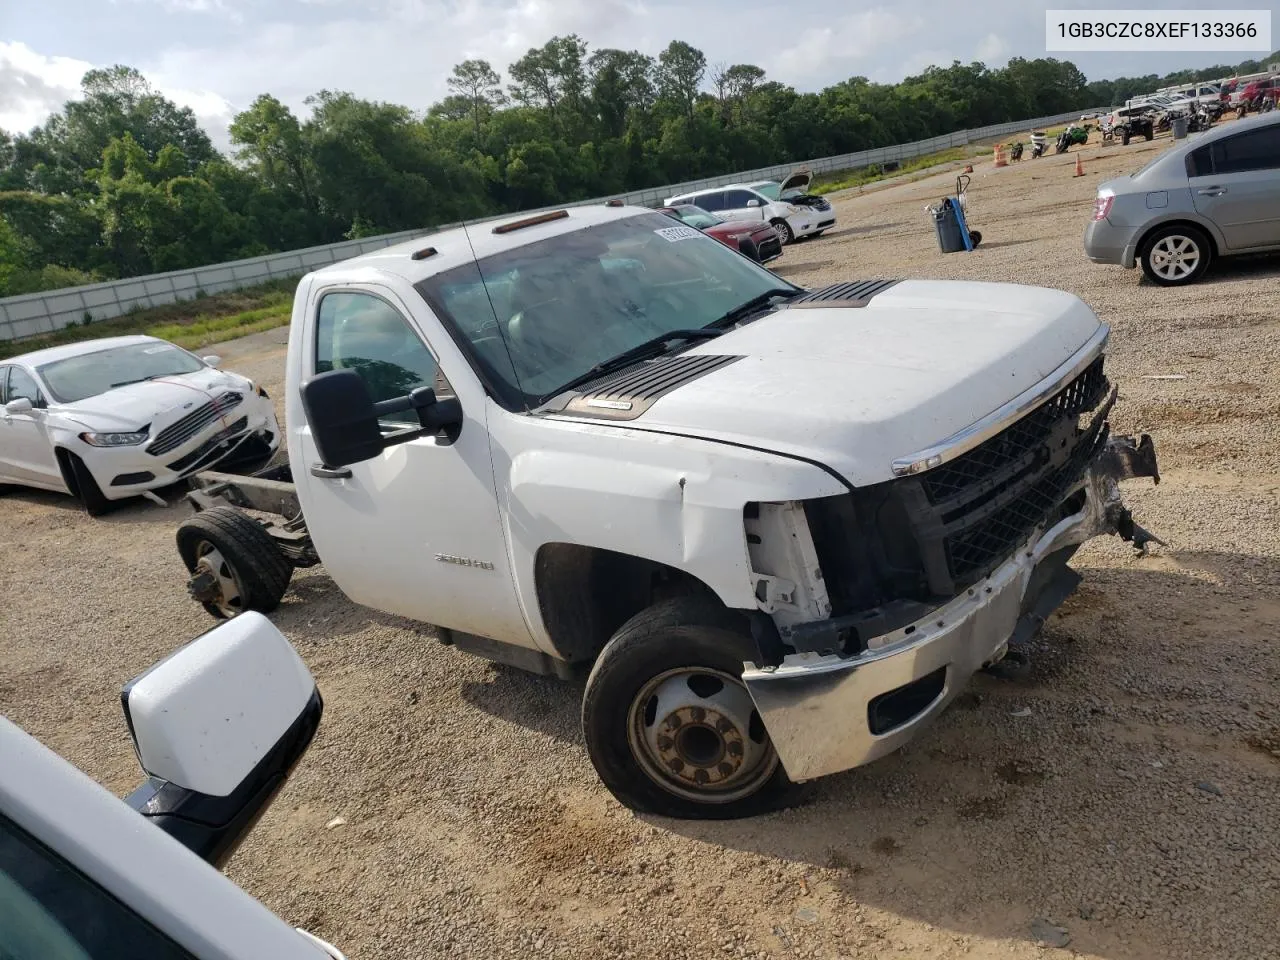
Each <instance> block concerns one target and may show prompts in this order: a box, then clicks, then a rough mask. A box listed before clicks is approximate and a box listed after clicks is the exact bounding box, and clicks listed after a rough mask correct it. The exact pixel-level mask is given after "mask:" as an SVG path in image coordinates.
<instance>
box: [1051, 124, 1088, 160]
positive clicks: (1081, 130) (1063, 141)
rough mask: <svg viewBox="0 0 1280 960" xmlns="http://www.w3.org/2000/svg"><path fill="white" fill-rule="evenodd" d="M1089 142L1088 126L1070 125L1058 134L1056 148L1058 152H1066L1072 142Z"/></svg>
mask: <svg viewBox="0 0 1280 960" xmlns="http://www.w3.org/2000/svg"><path fill="white" fill-rule="evenodd" d="M1088 142H1089V126H1088V124H1086V125H1085V126H1083V127H1077V126H1070V127H1067V129H1065V130H1063V131H1062V132H1061V133H1060V134H1058V143H1057V145H1056V150H1057V152H1058V153H1066V152H1067V150H1069V149H1070V148H1071V145H1072V144H1076V143H1079V144H1085V143H1088Z"/></svg>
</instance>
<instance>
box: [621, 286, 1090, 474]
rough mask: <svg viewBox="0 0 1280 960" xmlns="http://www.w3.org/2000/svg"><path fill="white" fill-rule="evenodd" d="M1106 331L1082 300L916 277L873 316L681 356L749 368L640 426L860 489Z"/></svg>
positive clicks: (764, 324)
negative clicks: (787, 462)
mask: <svg viewBox="0 0 1280 960" xmlns="http://www.w3.org/2000/svg"><path fill="white" fill-rule="evenodd" d="M1101 326H1102V324H1101V321H1099V320H1098V318H1097V316H1096V315H1095V314H1094V313H1093V311H1092V310H1090V309H1089V307H1088V306H1086V305H1085V303H1084V302H1083V301H1081V300H1080V299H1079V298H1078V297H1075V296H1073V295H1071V294H1068V293H1063V292H1061V291H1057V290H1047V289H1043V288H1038V287H1030V286H1024V285H1020V284H998V283H976V282H967V281H932V280H909V281H903V282H901V283H898V284H896V285H894V286H892V287H889V288H888V289H887V290H884V291H883V292H881V293H879V294H878V295H876V296H874V297H872V298H871V300H869V301H868V302H867V303H866V305H865V306H860V307H857V306H839V305H832V306H830V307H823V306H819V305H816V304H811V305H807V306H806V307H805V308H799V307H784V308H782V309H779V310H777V311H776V312H774V313H772V314H770V315H767V316H765V317H762V318H760V319H758V320H756V321H754V322H751V323H748V324H746V325H744V326H742V327H739V328H738V329H736V330H733V331H730V332H728V333H726V334H724V335H723V336H720V337H717V338H716V339H714V340H708V341H705V342H702V343H699V344H698V345H697V346H696V347H694V348H693V349H691V350H687V351H684V352H683V353H681V354H679V356H680V357H681V358H684V357H696V356H698V355H705V356H707V357H715V356H723V357H740V358H741V359H739V360H736V361H734V362H729V363H725V364H724V365H722V366H718V367H715V368H714V369H712V370H711V372H709V373H706V374H705V375H703V376H699V377H696V378H694V379H692V380H690V381H689V382H686V383H684V384H683V385H682V386H679V387H677V388H675V389H673V390H671V391H670V392H667V393H665V394H663V395H662V396H660V397H659V398H658V399H657V400H656V402H654V403H653V405H652V406H650V407H649V408H648V409H647V410H646V411H645V412H644V413H643V414H641V415H640V416H639V417H638V418H635V419H634V420H632V421H630V424H629V425H631V426H634V427H637V428H641V429H649V430H658V431H663V432H669V433H678V434H683V435H686V436H693V437H703V438H706V439H711V440H718V441H726V442H730V443H735V444H745V445H748V446H751V447H756V448H762V449H768V450H773V451H776V452H779V453H785V454H789V455H793V456H799V457H804V458H806V459H810V460H816V461H818V462H820V463H822V464H825V465H826V466H828V467H830V468H831V469H833V470H835V471H836V472H838V473H839V474H841V475H842V476H843V477H845V478H846V479H847V480H848V481H849V482H850V483H852V484H854V485H865V484H871V483H878V482H880V481H883V480H889V479H891V478H892V477H893V472H892V468H891V464H892V462H893V461H894V460H895V459H898V458H901V457H904V456H909V455H911V454H914V453H916V452H917V451H920V450H923V449H925V448H927V447H930V446H932V445H933V444H936V443H938V442H939V441H942V440H945V439H947V438H948V437H950V436H951V435H952V434H954V433H956V432H957V431H959V430H961V429H963V428H965V427H967V426H970V425H971V424H973V423H974V422H976V421H977V420H980V419H981V418H983V417H984V416H986V415H987V414H989V413H991V412H992V411H994V410H996V409H997V408H998V407H1000V406H1002V405H1003V404H1005V403H1007V402H1008V401H1010V400H1012V399H1013V398H1014V397H1016V396H1018V395H1019V394H1021V393H1022V392H1023V391H1025V390H1027V389H1028V388H1030V387H1033V386H1035V385H1036V384H1037V383H1039V382H1040V381H1041V380H1043V379H1045V378H1046V377H1048V376H1049V375H1050V374H1051V373H1053V372H1054V371H1055V370H1056V369H1057V368H1058V367H1059V366H1061V365H1062V364H1063V363H1065V362H1066V361H1067V360H1068V359H1070V358H1071V356H1072V355H1073V354H1074V353H1076V352H1077V351H1078V350H1080V348H1081V347H1083V346H1084V345H1085V343H1086V342H1087V341H1088V340H1089V338H1090V337H1091V336H1092V335H1094V334H1095V333H1097V332H1098V331H1099V328H1100V327H1101Z"/></svg>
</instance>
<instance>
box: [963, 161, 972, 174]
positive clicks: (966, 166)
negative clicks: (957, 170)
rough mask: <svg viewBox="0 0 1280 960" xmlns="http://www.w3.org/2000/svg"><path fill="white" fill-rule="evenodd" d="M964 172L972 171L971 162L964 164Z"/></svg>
mask: <svg viewBox="0 0 1280 960" xmlns="http://www.w3.org/2000/svg"><path fill="white" fill-rule="evenodd" d="M964 172H965V173H973V164H972V163H966V164H965V165H964Z"/></svg>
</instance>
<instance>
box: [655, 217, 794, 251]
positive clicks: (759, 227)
mask: <svg viewBox="0 0 1280 960" xmlns="http://www.w3.org/2000/svg"><path fill="white" fill-rule="evenodd" d="M658 212H659V213H665V214H666V215H667V216H668V217H671V218H672V219H674V220H679V221H680V222H681V223H683V224H685V225H686V226H690V227H693V228H694V229H695V230H701V231H702V232H703V233H705V234H706V235H707V236H709V237H715V238H716V239H717V240H719V241H720V242H721V243H723V244H724V245H725V246H726V247H729V248H731V249H733V250H737V251H738V252H739V253H741V254H743V255H744V256H747V257H750V258H751V259H752V260H754V261H756V263H768V262H769V261H770V260H777V259H778V258H779V257H780V256H782V239H781V238H780V237H779V236H778V233H777V231H776V230H774V229H773V224H771V223H769V222H768V221H766V220H721V219H720V218H719V217H717V216H715V215H713V214H710V213H708V212H707V211H706V210H703V209H702V208H701V207H697V206H694V205H693V204H692V203H678V204H675V205H674V206H670V207H659V208H658Z"/></svg>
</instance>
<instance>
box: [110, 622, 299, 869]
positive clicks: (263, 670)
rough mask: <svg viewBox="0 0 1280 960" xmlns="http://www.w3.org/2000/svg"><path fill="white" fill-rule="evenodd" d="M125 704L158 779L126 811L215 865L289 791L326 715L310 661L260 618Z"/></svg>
mask: <svg viewBox="0 0 1280 960" xmlns="http://www.w3.org/2000/svg"><path fill="white" fill-rule="evenodd" d="M120 699H121V703H122V704H123V706H124V713H125V719H126V721H127V722H128V724H129V732H130V734H131V735H132V737H133V742H134V746H135V748H136V750H137V754H138V762H139V763H140V764H141V765H142V769H143V771H144V772H146V773H147V774H148V775H149V777H150V779H149V780H148V781H147V782H146V783H145V784H143V785H142V786H141V787H139V788H138V789H137V790H135V791H134V792H133V793H132V794H130V795H129V797H128V798H126V803H128V804H129V806H131V807H133V808H134V809H135V810H137V811H138V812H139V813H141V814H142V815H143V816H145V817H147V818H148V819H150V820H151V821H152V823H154V824H155V825H156V826H158V827H160V829H162V830H164V831H165V832H166V833H168V834H170V835H171V836H173V837H174V838H175V839H177V840H179V841H181V842H182V843H183V844H184V845H185V846H186V847H188V848H189V849H191V850H192V851H194V852H195V853H197V854H199V855H200V856H201V857H203V858H204V859H205V860H207V861H209V862H210V863H213V864H214V865H215V866H222V864H224V863H225V862H226V860H227V859H228V858H229V857H230V856H231V854H232V853H233V852H234V851H235V849H236V847H237V846H238V845H239V843H240V841H241V840H242V839H243V838H244V836H245V834H247V833H248V832H249V830H250V829H251V828H252V827H253V825H254V824H255V823H256V822H257V820H258V818H259V817H260V816H261V815H262V813H263V811H264V810H265V809H266V808H267V806H268V805H270V803H271V801H272V799H274V797H275V795H276V793H277V792H278V791H279V789H280V788H281V786H283V785H284V782H285V779H286V778H287V777H288V775H289V772H290V771H291V770H292V768H293V766H294V764H295V763H296V762H297V761H298V759H299V758H300V757H301V756H302V754H303V753H305V752H306V749H307V747H308V746H309V745H310V744H311V739H312V737H314V736H315V732H316V728H317V727H318V726H319V724H320V715H321V713H322V712H323V709H324V704H323V702H322V700H321V698H320V693H319V691H318V690H317V689H316V685H315V680H314V679H313V678H312V676H311V673H310V671H309V670H307V667H306V664H304V663H303V662H302V658H301V657H299V656H298V654H297V651H295V650H294V649H293V646H292V644H290V643H289V641H288V640H287V639H285V637H284V635H283V634H281V633H280V631H279V630H277V629H276V628H275V626H274V625H272V623H271V622H270V621H269V620H267V618H266V617H264V616H262V615H261V614H260V613H255V612H247V613H244V614H241V615H240V616H238V617H236V618H235V619H233V620H230V621H228V622H227V623H225V624H223V625H222V626H220V627H217V628H216V629H214V630H211V631H209V632H208V633H206V634H204V635H202V636H200V637H197V638H196V639H195V640H193V641H192V642H191V643H189V644H187V645H186V646H184V647H182V648H181V649H179V650H178V651H177V652H176V653H174V654H172V655H171V656H169V657H168V658H166V659H164V660H162V661H160V662H159V663H158V664H156V665H155V666H153V667H152V668H151V669H149V670H148V671H147V672H146V673H144V674H142V675H141V676H139V677H137V678H135V679H134V680H131V681H130V682H129V683H128V684H126V685H125V687H124V690H123V691H122V693H121V695H120Z"/></svg>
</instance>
